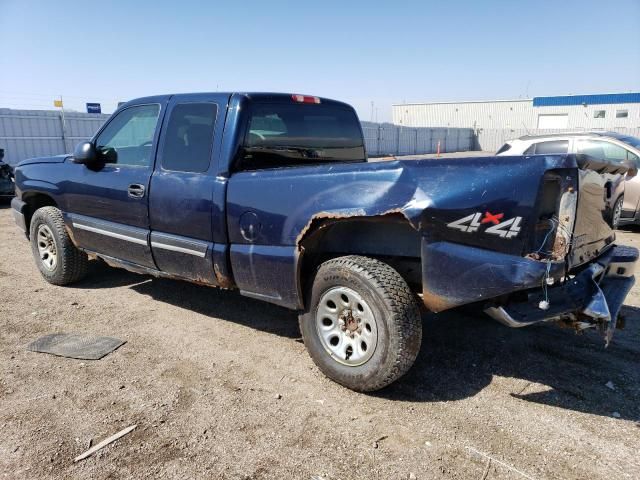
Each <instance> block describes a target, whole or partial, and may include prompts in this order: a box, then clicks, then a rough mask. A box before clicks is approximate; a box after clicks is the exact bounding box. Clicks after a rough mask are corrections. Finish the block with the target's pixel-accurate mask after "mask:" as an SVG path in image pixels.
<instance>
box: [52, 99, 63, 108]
mask: <svg viewBox="0 0 640 480" xmlns="http://www.w3.org/2000/svg"><path fill="white" fill-rule="evenodd" d="M53 106H54V107H59V108H62V100H54V101H53Z"/></svg>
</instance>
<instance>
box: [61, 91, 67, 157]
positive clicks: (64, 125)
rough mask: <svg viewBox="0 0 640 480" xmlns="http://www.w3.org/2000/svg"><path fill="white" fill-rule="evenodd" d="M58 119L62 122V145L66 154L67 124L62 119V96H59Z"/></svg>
mask: <svg viewBox="0 0 640 480" xmlns="http://www.w3.org/2000/svg"><path fill="white" fill-rule="evenodd" d="M60 118H61V120H62V145H63V147H64V151H65V153H66V152H67V134H66V133H67V132H66V130H67V123H66V121H65V118H64V102H63V101H62V95H60Z"/></svg>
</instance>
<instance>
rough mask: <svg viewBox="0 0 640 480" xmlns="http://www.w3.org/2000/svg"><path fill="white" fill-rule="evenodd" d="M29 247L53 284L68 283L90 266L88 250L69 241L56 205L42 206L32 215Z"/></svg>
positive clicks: (60, 213) (42, 271) (78, 278)
mask: <svg viewBox="0 0 640 480" xmlns="http://www.w3.org/2000/svg"><path fill="white" fill-rule="evenodd" d="M29 231H30V235H29V237H30V239H31V251H32V253H33V258H34V259H35V261H36V265H37V266H38V269H39V270H40V273H41V274H42V276H43V277H44V279H45V280H46V281H47V282H49V283H51V284H53V285H69V284H70V283H74V282H77V281H78V280H80V279H82V278H83V277H84V276H85V275H86V273H87V268H88V266H89V259H88V258H87V254H86V253H84V252H82V251H81V250H78V249H77V248H76V246H75V245H74V244H73V242H72V241H71V238H70V237H69V234H68V233H67V229H66V228H65V225H64V220H63V219H62V212H60V210H59V209H58V208H56V207H42V208H39V209H38V210H36V212H35V213H34V214H33V217H32V218H31V225H30V228H29Z"/></svg>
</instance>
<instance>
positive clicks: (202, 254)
mask: <svg viewBox="0 0 640 480" xmlns="http://www.w3.org/2000/svg"><path fill="white" fill-rule="evenodd" d="M151 246H152V247H155V248H162V249H163V250H170V251H172V252H180V253H186V254H188V255H195V256H196V257H201V258H204V257H206V256H207V252H206V251H204V252H199V251H197V250H191V249H190V248H184V247H178V246H175V245H169V244H166V243H160V242H153V241H152V242H151Z"/></svg>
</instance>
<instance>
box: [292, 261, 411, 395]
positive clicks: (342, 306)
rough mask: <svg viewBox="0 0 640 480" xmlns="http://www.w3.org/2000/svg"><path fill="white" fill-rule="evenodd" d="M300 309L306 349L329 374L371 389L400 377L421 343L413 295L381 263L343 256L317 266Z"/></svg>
mask: <svg viewBox="0 0 640 480" xmlns="http://www.w3.org/2000/svg"><path fill="white" fill-rule="evenodd" d="M306 305H307V310H306V311H305V312H304V313H303V314H302V315H300V331H301V332H302V338H303V340H304V343H305V346H306V347H307V350H308V351H309V355H310V356H311V358H312V359H313V361H314V362H315V364H316V365H317V366H318V368H320V370H321V371H322V372H323V373H324V374H325V375H326V376H328V377H329V378H331V379H332V380H334V381H336V382H338V383H340V384H341V385H343V386H345V387H347V388H350V389H352V390H356V391H360V392H371V391H375V390H379V389H381V388H384V387H386V386H387V385H389V384H391V383H393V382H394V381H396V380H397V379H399V378H400V377H402V376H403V375H404V374H405V373H406V372H407V371H408V370H409V369H410V368H411V366H412V365H413V363H414V361H415V359H416V357H417V356H418V352H419V351H420V345H421V343H422V321H421V317H420V311H419V309H418V305H417V303H416V300H415V296H414V294H413V292H412V291H411V289H410V288H409V286H408V285H407V283H406V282H405V281H404V279H403V278H402V277H401V276H400V274H399V273H398V272H397V271H396V270H394V269H393V268H391V267H390V266H389V265H387V264H386V263H383V262H380V261H378V260H375V259H372V258H368V257H361V256H355V255H352V256H346V257H339V258H335V259H333V260H329V261H327V262H325V263H323V264H322V265H321V266H320V268H319V269H318V271H317V273H316V276H315V279H314V282H313V285H312V287H311V289H310V291H309V292H308V295H307V302H306Z"/></svg>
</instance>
